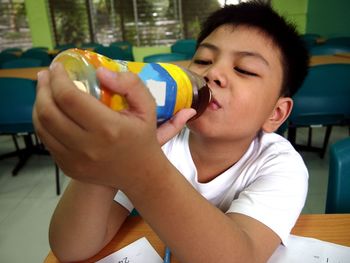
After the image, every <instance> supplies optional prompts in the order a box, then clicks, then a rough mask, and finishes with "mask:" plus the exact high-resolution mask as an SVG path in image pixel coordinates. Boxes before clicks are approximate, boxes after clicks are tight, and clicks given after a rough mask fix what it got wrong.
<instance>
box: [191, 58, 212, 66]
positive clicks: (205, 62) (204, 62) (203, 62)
mask: <svg viewBox="0 0 350 263" xmlns="http://www.w3.org/2000/svg"><path fill="white" fill-rule="evenodd" d="M193 63H194V64H197V65H210V64H211V61H210V60H205V59H194V60H193Z"/></svg>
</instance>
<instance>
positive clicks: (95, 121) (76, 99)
mask: <svg viewBox="0 0 350 263" xmlns="http://www.w3.org/2000/svg"><path fill="white" fill-rule="evenodd" d="M51 87H52V93H53V98H54V101H55V103H56V104H57V106H58V107H59V108H60V110H61V111H62V112H64V114H66V115H67V117H69V118H70V119H71V120H72V121H73V122H75V123H76V124H77V125H78V126H80V127H82V128H83V129H85V130H94V129H96V128H98V127H100V123H101V122H104V121H105V122H108V120H110V118H111V114H112V115H113V114H114V112H113V111H111V110H110V109H108V107H107V106H106V105H104V104H103V103H101V102H100V101H99V100H97V99H96V98H94V97H93V96H91V95H89V94H87V93H84V92H82V91H80V90H79V89H78V88H77V87H76V86H75V84H74V83H73V81H72V80H71V79H70V78H69V76H68V74H67V72H66V71H65V69H64V68H63V66H62V64H61V63H55V64H54V65H53V66H52V68H51ZM113 118H117V117H116V116H113Z"/></svg>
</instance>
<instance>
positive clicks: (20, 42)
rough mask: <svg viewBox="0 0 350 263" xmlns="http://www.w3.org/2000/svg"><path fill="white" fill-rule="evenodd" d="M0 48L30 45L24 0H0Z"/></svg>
mask: <svg viewBox="0 0 350 263" xmlns="http://www.w3.org/2000/svg"><path fill="white" fill-rule="evenodd" d="M0 46H1V49H6V48H10V47H19V48H22V49H27V48H29V47H31V46H32V39H31V36H30V30H29V26H28V22H27V17H26V10H25V5H24V0H17V1H16V0H0Z"/></svg>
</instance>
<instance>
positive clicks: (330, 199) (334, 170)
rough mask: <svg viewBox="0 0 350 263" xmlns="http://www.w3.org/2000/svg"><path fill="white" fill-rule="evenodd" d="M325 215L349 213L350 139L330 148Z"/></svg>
mask: <svg viewBox="0 0 350 263" xmlns="http://www.w3.org/2000/svg"><path fill="white" fill-rule="evenodd" d="M326 213H327V214H329V213H350V137H349V138H346V139H343V140H340V141H338V142H336V143H334V144H333V145H332V146H331V148H330V160H329V179H328V190H327V199H326Z"/></svg>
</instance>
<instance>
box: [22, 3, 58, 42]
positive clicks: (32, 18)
mask: <svg viewBox="0 0 350 263" xmlns="http://www.w3.org/2000/svg"><path fill="white" fill-rule="evenodd" d="M25 6H26V12H27V18H28V23H29V28H30V33H31V36H32V43H33V47H39V46H40V47H48V48H49V49H52V48H53V46H54V37H53V33H52V32H51V28H50V20H49V14H48V8H47V6H46V0H25Z"/></svg>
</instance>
